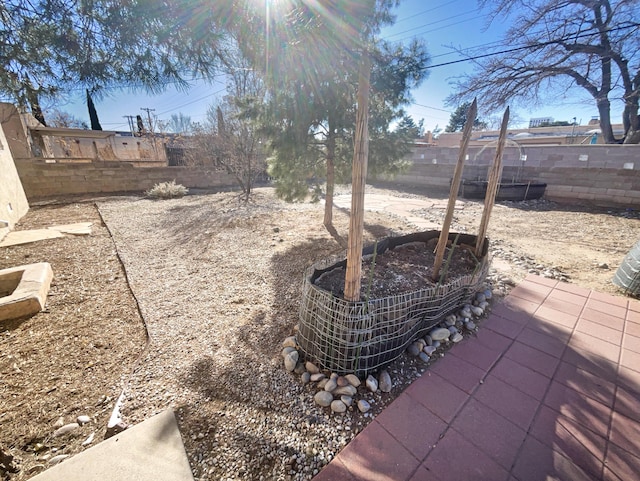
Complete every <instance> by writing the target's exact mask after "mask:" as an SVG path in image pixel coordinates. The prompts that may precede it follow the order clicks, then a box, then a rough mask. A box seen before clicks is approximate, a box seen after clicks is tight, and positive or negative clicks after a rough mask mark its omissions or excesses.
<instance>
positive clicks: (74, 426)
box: [53, 423, 80, 438]
mask: <svg viewBox="0 0 640 481" xmlns="http://www.w3.org/2000/svg"><path fill="white" fill-rule="evenodd" d="M79 427H80V425H79V424H78V423H69V424H65V425H64V426H62V427H61V428H58V429H56V430H55V431H54V432H53V437H54V438H57V437H58V436H64V435H65V434H68V433H70V432H71V431H74V430H75V429H78V428H79Z"/></svg>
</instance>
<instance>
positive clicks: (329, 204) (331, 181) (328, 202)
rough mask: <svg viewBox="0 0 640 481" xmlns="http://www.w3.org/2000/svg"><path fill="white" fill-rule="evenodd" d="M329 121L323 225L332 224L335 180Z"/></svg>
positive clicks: (334, 147)
mask: <svg viewBox="0 0 640 481" xmlns="http://www.w3.org/2000/svg"><path fill="white" fill-rule="evenodd" d="M331 128H332V126H331V121H329V135H328V137H327V192H326V194H325V197H324V221H323V223H324V226H325V227H326V228H329V226H331V225H333V192H334V187H335V182H336V178H335V177H336V165H335V158H336V138H335V136H334V135H333V131H332V130H331Z"/></svg>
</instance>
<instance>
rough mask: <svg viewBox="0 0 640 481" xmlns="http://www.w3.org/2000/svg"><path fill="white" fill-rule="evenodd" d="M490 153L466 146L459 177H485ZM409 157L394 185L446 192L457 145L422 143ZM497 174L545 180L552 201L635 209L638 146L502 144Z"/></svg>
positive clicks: (639, 186)
mask: <svg viewBox="0 0 640 481" xmlns="http://www.w3.org/2000/svg"><path fill="white" fill-rule="evenodd" d="M523 155H526V160H524V161H522V160H521V156H523ZM494 156H495V146H491V147H487V148H485V149H484V150H481V149H480V148H477V147H474V148H470V149H469V150H468V159H467V160H466V161H465V168H464V171H463V178H464V179H469V180H486V178H487V172H488V170H489V167H490V165H491V163H492V162H493V157H494ZM410 160H411V162H412V165H411V167H410V169H409V170H408V171H407V172H405V173H404V174H402V175H399V176H397V177H396V178H395V179H393V182H394V183H396V184H400V185H407V186H428V187H432V188H438V189H442V190H448V189H449V185H450V181H451V179H452V178H453V172H454V168H455V164H456V162H457V160H458V148H453V147H429V146H424V147H422V146H421V147H417V148H416V149H415V150H414V152H413V154H412V156H411V159H410ZM502 178H503V180H504V181H514V180H516V181H525V182H527V181H532V182H546V183H547V190H546V193H545V198H548V199H552V200H559V201H571V200H582V201H590V202H593V203H596V204H602V205H621V206H628V207H640V145H584V146H576V145H566V146H565V145H554V146H532V147H520V148H518V147H515V146H507V147H506V149H505V152H504V157H503V175H502ZM388 180H391V179H388Z"/></svg>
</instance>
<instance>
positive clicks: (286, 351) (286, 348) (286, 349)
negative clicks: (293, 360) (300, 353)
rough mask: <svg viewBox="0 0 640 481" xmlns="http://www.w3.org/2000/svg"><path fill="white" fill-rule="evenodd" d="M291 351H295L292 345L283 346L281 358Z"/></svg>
mask: <svg viewBox="0 0 640 481" xmlns="http://www.w3.org/2000/svg"><path fill="white" fill-rule="evenodd" d="M293 351H295V348H294V347H291V346H287V347H285V348H284V349H283V350H282V352H281V353H280V354H282V357H283V358H285V357H287V354H290V353H292V352H293Z"/></svg>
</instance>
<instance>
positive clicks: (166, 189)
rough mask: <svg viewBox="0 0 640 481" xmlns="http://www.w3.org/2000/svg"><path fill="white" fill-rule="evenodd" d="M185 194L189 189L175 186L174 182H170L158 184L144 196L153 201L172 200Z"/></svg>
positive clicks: (179, 185)
mask: <svg viewBox="0 0 640 481" xmlns="http://www.w3.org/2000/svg"><path fill="white" fill-rule="evenodd" d="M187 192H189V189H187V188H186V187H185V186H184V185H181V184H176V181H175V180H172V181H171V182H160V183H159V184H156V185H154V186H153V187H152V188H151V189H149V190H148V191H146V192H145V193H144V194H145V195H146V196H147V197H151V198H153V199H173V198H176V197H183V196H185V195H186V194H187Z"/></svg>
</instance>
